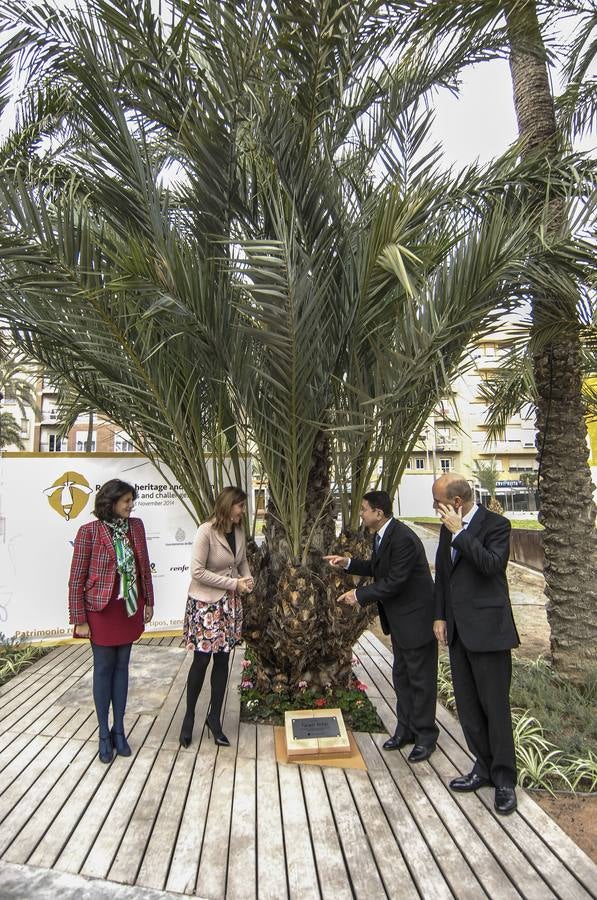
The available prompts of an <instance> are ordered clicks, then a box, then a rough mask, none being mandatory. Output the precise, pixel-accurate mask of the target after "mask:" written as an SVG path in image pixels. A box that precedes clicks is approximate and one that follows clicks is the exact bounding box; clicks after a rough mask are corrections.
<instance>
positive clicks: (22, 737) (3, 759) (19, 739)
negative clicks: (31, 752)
mask: <svg viewBox="0 0 597 900" xmlns="http://www.w3.org/2000/svg"><path fill="white" fill-rule="evenodd" d="M1 739H2V743H3V746H2V750H0V772H2V771H3V769H5V768H6V766H8V765H9V763H11V762H12V760H13V759H14V758H15V756H18V755H19V753H20V752H21V750H22V749H23V748H24V747H26V746H27V744H28V743H29V742H30V741H31V737H30V736H29V735H27V734H17V733H16V732H14V731H5V732H4V734H3V735H2V736H1ZM7 777H8V776H6V775H2V777H0V794H1V793H2V791H3V790H4V789H5V788H7V787H8V784H9V783H10V782H8V781H7Z"/></svg>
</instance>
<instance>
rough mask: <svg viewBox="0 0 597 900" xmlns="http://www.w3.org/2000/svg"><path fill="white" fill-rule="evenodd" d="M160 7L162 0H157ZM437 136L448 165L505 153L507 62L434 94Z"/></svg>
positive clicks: (510, 110)
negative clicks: (456, 88) (453, 91)
mask: <svg viewBox="0 0 597 900" xmlns="http://www.w3.org/2000/svg"><path fill="white" fill-rule="evenodd" d="M53 2H54V4H55V5H56V6H62V7H64V6H66V5H69V6H70V5H71V4H72V0H53ZM153 2H154V5H155V7H156V9H157V7H158V5H159V0H153ZM573 30H574V22H573V21H572V20H565V21H563V22H560V24H559V26H558V31H559V34H558V37H559V39H560V40H564V41H565V40H566V39H567V38H568V37H569V36H570V34H571V33H572V32H573ZM551 75H552V78H553V82H554V90H555V92H556V93H558V92H559V73H558V71H555V70H552V72H551ZM433 103H434V108H435V115H436V118H435V126H434V132H433V136H434V137H435V140H436V141H437V142H438V143H441V144H442V145H443V148H444V162H445V164H446V167H448V166H450V165H455V166H456V168H458V169H459V168H461V167H463V166H466V165H468V164H469V163H471V162H474V161H475V160H477V159H478V160H479V161H480V162H481V163H485V162H488V161H489V160H490V159H492V158H494V157H497V156H500V155H501V154H502V153H503V152H504V151H505V150H506V149H507V147H509V146H510V144H512V142H513V141H515V140H516V135H517V125H516V116H515V113H514V102H513V98H512V84H511V80H510V71H509V68H508V63H507V62H506V61H505V60H494V61H492V62H488V63H483V64H481V65H477V66H471V67H469V68H468V69H466V70H465V71H464V73H463V75H462V85H461V90H460V93H459V95H458V96H456V97H455V96H453V95H452V94H451V93H450V92H449V91H447V90H444V91H441V92H440V93H438V94H436V95H435V97H434V101H433ZM8 123H9V118H8V117H4V119H3V121H2V122H0V136H3V135H4V134H5V133H6V130H7V125H8ZM595 142H596V139H595V135H592V136H591V137H590V138H586V139H585V140H583V141H581V142H579V143H578V145H577V149H582V150H592V151H594V150H595Z"/></svg>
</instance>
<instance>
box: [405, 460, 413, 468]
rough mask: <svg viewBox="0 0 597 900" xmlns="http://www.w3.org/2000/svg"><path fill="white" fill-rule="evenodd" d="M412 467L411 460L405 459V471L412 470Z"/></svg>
mask: <svg viewBox="0 0 597 900" xmlns="http://www.w3.org/2000/svg"><path fill="white" fill-rule="evenodd" d="M412 467H413V464H412V460H410V459H407V460H406V468H407V469H412Z"/></svg>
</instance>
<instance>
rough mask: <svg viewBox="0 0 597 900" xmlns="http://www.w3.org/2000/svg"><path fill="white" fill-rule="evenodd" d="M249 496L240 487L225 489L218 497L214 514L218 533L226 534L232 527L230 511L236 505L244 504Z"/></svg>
mask: <svg viewBox="0 0 597 900" xmlns="http://www.w3.org/2000/svg"><path fill="white" fill-rule="evenodd" d="M246 499H247V495H246V494H245V492H244V491H243V490H241V488H239V487H234V486H230V487H225V488H224V490H223V491H221V492H220V493H219V494H218V496H217V497H216V503H215V506H214V512H213V517H212V522H213V526H214V528H215V529H216V531H221V532H224V531H225V529H226V528H227V527H228V526H229V525H230V510H231V509H232V507H233V506H234V504H235V503H244V502H245V501H246Z"/></svg>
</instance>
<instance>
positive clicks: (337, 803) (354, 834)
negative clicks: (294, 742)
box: [323, 768, 385, 897]
mask: <svg viewBox="0 0 597 900" xmlns="http://www.w3.org/2000/svg"><path fill="white" fill-rule="evenodd" d="M323 777H324V779H325V783H326V787H327V790H328V796H329V799H330V804H331V807H332V809H333V812H334V818H335V820H336V828H337V829H338V834H339V835H340V840H341V842H342V849H343V851H344V857H345V859H346V865H347V866H348V871H349V873H350V880H351V882H352V885H353V889H354V892H355V894H356V895H357V897H367V896H370V895H371V894H373V896H374V897H383V896H384V894H385V891H384V887H383V883H382V880H381V878H380V875H379V872H378V871H377V866H376V864H375V859H374V857H373V854H372V853H371V850H370V847H369V844H368V842H367V839H366V837H365V832H364V830H363V826H362V824H361V820H360V818H359V814H358V812H357V809H356V807H355V805H354V800H353V798H352V795H351V793H350V790H349V788H348V783H347V781H346V774H345V772H344V771H343V770H342V769H332V768H324V770H323Z"/></svg>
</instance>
